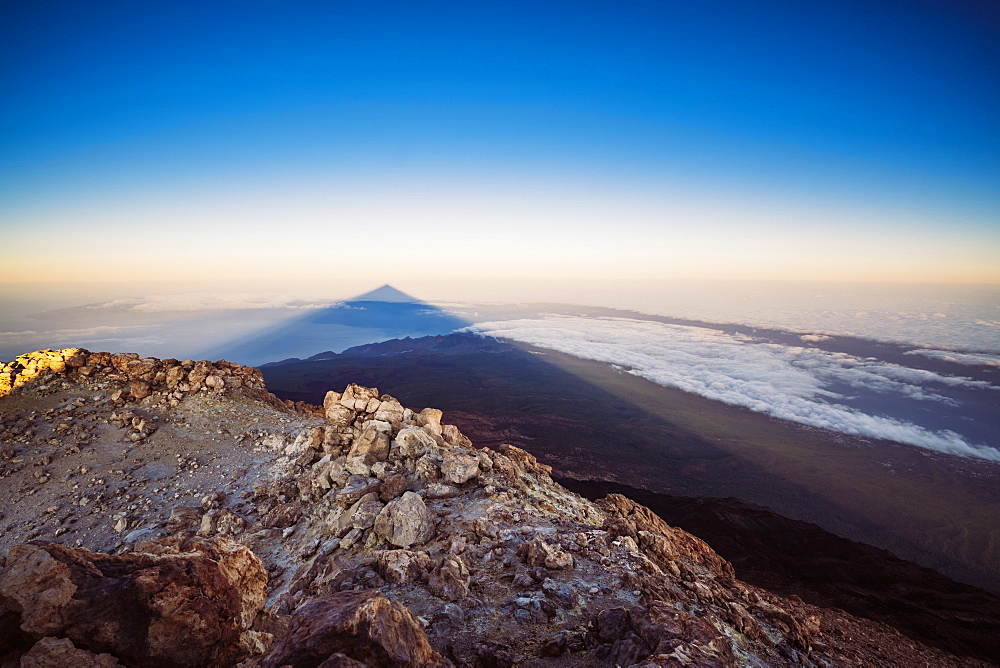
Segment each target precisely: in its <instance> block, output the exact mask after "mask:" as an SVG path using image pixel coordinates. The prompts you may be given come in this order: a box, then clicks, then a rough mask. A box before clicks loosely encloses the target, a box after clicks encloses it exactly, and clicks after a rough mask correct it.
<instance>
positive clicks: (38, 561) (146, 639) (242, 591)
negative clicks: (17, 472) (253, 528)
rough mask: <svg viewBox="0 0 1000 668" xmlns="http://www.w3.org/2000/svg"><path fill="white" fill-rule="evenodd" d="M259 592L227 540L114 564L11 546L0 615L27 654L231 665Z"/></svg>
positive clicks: (260, 579) (53, 549) (250, 559)
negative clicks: (81, 650)
mask: <svg viewBox="0 0 1000 668" xmlns="http://www.w3.org/2000/svg"><path fill="white" fill-rule="evenodd" d="M265 583H266V574H265V572H264V568H263V566H262V564H261V562H260V560H259V559H257V557H256V556H254V554H253V553H252V552H250V550H249V549H248V548H246V547H245V546H243V545H240V544H238V543H235V542H232V541H229V540H227V539H221V540H218V541H211V542H209V541H187V542H185V541H178V540H174V541H171V540H167V541H161V542H158V543H141V544H139V545H138V546H137V551H136V552H131V553H125V554H121V555H117V556H111V555H106V554H99V553H93V552H89V551H87V550H74V549H70V548H67V547H64V546H62V545H58V544H55V543H44V544H33V545H16V546H14V547H13V548H11V550H10V552H9V553H8V555H7V565H6V567H5V568H4V570H3V571H2V572H0V609H6V610H12V611H15V612H14V614H15V615H16V626H17V628H19V629H20V631H21V633H23V634H24V635H25V637H27V638H28V642H30V643H31V644H34V643H35V642H36V641H38V640H41V639H42V638H44V637H47V636H50V637H59V638H68V639H69V640H70V641H72V642H73V643H74V644H76V645H79V646H82V647H88V648H91V649H92V650H98V651H102V652H107V653H110V654H112V655H113V656H114V657H116V658H117V659H118V660H119V661H120V662H122V663H125V664H126V665H177V666H193V665H220V666H221V665H233V664H234V663H237V662H238V661H239V660H240V659H241V658H242V657H243V656H244V652H243V650H242V649H241V635H242V632H243V631H244V630H246V629H248V628H249V626H250V624H251V623H252V622H253V619H254V617H255V616H256V614H257V612H259V611H260V610H261V609H262V608H263V605H264V590H265ZM63 647H64V648H65V649H67V650H69V649H70V648H69V647H67V646H65V645H63ZM24 649H25V650H27V649H28V647H27V646H26V647H24ZM69 665H74V664H69ZM84 665H86V664H84ZM97 665H100V664H97ZM110 665H114V664H110Z"/></svg>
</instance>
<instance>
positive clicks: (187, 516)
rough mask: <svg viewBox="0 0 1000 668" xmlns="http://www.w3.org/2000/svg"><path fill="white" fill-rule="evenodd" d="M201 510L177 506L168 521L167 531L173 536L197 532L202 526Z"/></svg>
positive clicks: (172, 510) (171, 511)
mask: <svg viewBox="0 0 1000 668" xmlns="http://www.w3.org/2000/svg"><path fill="white" fill-rule="evenodd" d="M201 514H202V511H201V508H196V507H194V506H177V507H176V508H172V509H171V510H170V518H169V519H168V520H167V531H168V532H169V533H172V534H177V533H185V532H191V533H193V532H195V531H197V530H198V527H200V526H201Z"/></svg>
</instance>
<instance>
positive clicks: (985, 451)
mask: <svg viewBox="0 0 1000 668" xmlns="http://www.w3.org/2000/svg"><path fill="white" fill-rule="evenodd" d="M470 330H471V331H476V332H478V333H480V334H484V335H488V336H495V337H502V338H506V339H511V340H513V341H519V342H522V343H528V344H531V345H535V346H540V347H544V348H551V349H553V350H558V351H560V352H564V353H568V354H570V355H575V356H577V357H582V358H585V359H592V360H597V361H601V362H607V363H611V364H615V365H618V366H620V367H622V368H624V369H626V370H627V371H628V372H629V373H632V374H635V375H637V376H640V377H642V378H646V379H647V380H650V381H652V382H654V383H657V384H660V385H664V386H667V387H676V388H679V389H681V390H684V391H687V392H692V393H694V394H698V395H701V396H704V397H707V398H709V399H716V400H718V401H723V402H725V403H728V404H732V405H736V406H744V407H746V408H749V409H751V410H754V411H758V412H761V413H766V414H768V415H773V416H774V417H777V418H781V419H784V420H791V421H794V422H798V423H801V424H806V425H811V426H814V427H821V428H824V429H831V430H834V431H839V432H843V433H847V434H854V435H858V436H867V437H871V438H880V439H888V440H892V441H897V442H901V443H909V444H912V445H916V446H920V447H923V448H927V449H930V450H936V451H939V452H945V453H950V454H955V455H961V456H966V457H980V458H983V459H988V460H992V461H1000V450H998V449H997V448H995V447H990V446H987V445H980V444H974V443H969V442H967V441H966V440H965V439H964V438H963V437H962V436H961V435H960V434H957V433H955V432H953V431H950V430H936V431H935V430H931V429H927V428H925V427H922V426H920V425H918V424H915V423H913V422H909V421H906V420H901V419H896V418H892V417H887V416H883V415H872V414H868V413H866V412H863V411H861V410H858V409H856V408H852V407H850V406H847V405H845V403H843V402H846V400H847V399H848V398H849V397H848V396H847V394H846V393H850V392H851V391H852V390H858V391H861V390H864V391H866V392H878V393H882V394H885V395H893V396H895V397H896V398H905V399H907V400H911V401H920V402H941V403H944V404H947V405H950V404H954V401H953V400H952V399H950V398H949V397H947V396H944V395H943V394H941V393H940V392H939V391H937V390H936V389H935V388H943V387H960V388H967V389H976V390H984V391H991V390H1000V388H996V387H993V386H992V385H990V384H989V383H986V382H984V381H977V380H972V379H969V378H962V377H955V376H944V375H940V374H936V373H933V372H930V371H925V370H920V369H910V368H907V367H902V366H898V365H894V364H888V363H884V362H877V361H874V360H870V359H861V358H858V357H854V356H851V355H847V354H844V353H830V352H826V351H822V350H817V349H815V348H807V347H798V346H784V345H779V344H773V343H761V342H756V341H754V340H753V339H751V338H749V337H746V336H742V335H733V334H727V333H724V332H720V331H715V330H711V329H705V328H701V327H689V326H682V325H670V324H663V323H657V322H650V321H646V320H632V319H626V318H584V317H573V316H555V315H553V316H548V317H542V318H537V319H520V320H507V321H494V322H480V323H476V324H475V325H474V326H473V327H471V328H470Z"/></svg>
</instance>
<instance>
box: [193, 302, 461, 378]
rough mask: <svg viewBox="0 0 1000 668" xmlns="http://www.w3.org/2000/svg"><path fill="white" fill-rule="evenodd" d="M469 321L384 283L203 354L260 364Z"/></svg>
mask: <svg viewBox="0 0 1000 668" xmlns="http://www.w3.org/2000/svg"><path fill="white" fill-rule="evenodd" d="M469 324H470V323H469V322H467V321H465V320H463V319H461V318H459V317H457V316H455V315H453V314H451V313H449V312H447V311H445V310H443V309H441V308H438V307H437V306H434V305H433V304H428V303H427V302H423V301H421V300H420V299H417V298H416V297H413V296H411V295H408V294H406V293H405V292H403V291H402V290H398V289H396V288H394V287H392V286H391V285H382V286H380V287H378V288H375V289H374V290H371V291H369V292H365V293H362V294H360V295H358V296H356V297H352V298H350V299H347V300H344V301H342V302H337V303H335V304H331V305H330V306H325V307H321V308H314V309H308V310H305V311H304V312H303V313H302V315H298V316H296V317H294V318H291V319H289V320H285V321H283V322H280V323H278V324H276V325H272V326H270V327H267V328H264V329H261V330H258V331H256V332H253V333H251V334H249V335H247V336H243V337H240V338H236V339H233V340H230V341H227V342H226V343H224V344H221V345H218V346H214V347H213V348H211V349H210V350H206V351H203V353H202V355H201V357H204V358H206V359H219V358H223V359H227V360H230V361H234V362H239V363H241V364H251V365H260V364H264V363H267V362H276V361H278V360H286V359H288V358H307V357H310V356H313V355H315V354H317V353H318V352H320V351H333V352H340V351H342V350H345V349H346V348H351V347H353V346H359V345H363V344H367V343H374V342H376V341H385V340H388V339H402V338H405V337H408V336H409V337H414V338H416V337H423V336H436V335H441V334H450V333H452V332H454V331H456V330H459V329H462V328H464V327H468V326H469Z"/></svg>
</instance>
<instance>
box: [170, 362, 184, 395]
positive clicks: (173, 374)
mask: <svg viewBox="0 0 1000 668" xmlns="http://www.w3.org/2000/svg"><path fill="white" fill-rule="evenodd" d="M186 375H187V371H186V370H185V369H184V367H182V366H172V367H170V368H169V369H167V377H166V379H165V381H166V385H167V389H168V390H176V389H177V385H179V384H180V383H181V381H183V380H184V377H185V376H186Z"/></svg>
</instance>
